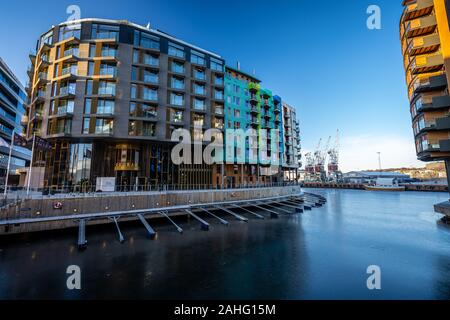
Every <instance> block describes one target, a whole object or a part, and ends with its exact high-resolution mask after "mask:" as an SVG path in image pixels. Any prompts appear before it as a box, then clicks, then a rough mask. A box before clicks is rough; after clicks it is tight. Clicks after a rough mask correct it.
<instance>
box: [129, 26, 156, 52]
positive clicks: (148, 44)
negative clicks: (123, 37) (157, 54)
mask: <svg viewBox="0 0 450 320" xmlns="http://www.w3.org/2000/svg"><path fill="white" fill-rule="evenodd" d="M134 46H135V47H142V48H146V49H155V50H159V48H160V44H159V38H158V37H155V36H152V35H150V34H147V33H144V32H140V31H137V30H136V31H134Z"/></svg>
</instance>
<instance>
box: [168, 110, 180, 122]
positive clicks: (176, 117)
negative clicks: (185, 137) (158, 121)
mask: <svg viewBox="0 0 450 320" xmlns="http://www.w3.org/2000/svg"><path fill="white" fill-rule="evenodd" d="M170 121H171V122H175V123H180V122H183V111H179V110H171V112H170Z"/></svg>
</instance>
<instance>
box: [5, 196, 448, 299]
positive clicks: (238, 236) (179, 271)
mask: <svg viewBox="0 0 450 320" xmlns="http://www.w3.org/2000/svg"><path fill="white" fill-rule="evenodd" d="M309 191H313V192H315V193H320V194H322V195H324V196H325V197H326V198H327V199H328V203H327V204H326V205H325V206H324V207H322V208H319V209H314V210H313V211H306V212H305V213H304V214H302V215H298V216H294V215H292V216H283V217H282V218H280V219H278V220H264V221H261V220H256V219H251V220H250V222H249V223H248V224H247V223H241V222H239V221H235V220H233V219H232V218H231V217H229V216H227V219H228V220H229V221H230V222H232V223H231V225H230V226H229V227H226V226H223V225H220V224H219V223H218V222H216V221H214V220H209V221H210V222H211V223H212V227H211V230H210V231H209V232H204V231H201V230H200V226H199V224H198V223H197V222H195V221H191V222H187V221H186V220H180V223H181V224H182V226H183V228H184V230H185V232H184V234H183V235H180V234H178V233H177V232H176V230H175V229H174V228H173V227H171V226H169V225H167V224H162V223H158V224H156V225H155V229H156V230H157V231H158V238H157V239H156V240H154V241H152V240H148V239H147V238H146V237H145V230H144V228H143V227H142V226H140V225H139V224H131V225H124V224H122V231H123V233H124V235H125V237H126V240H127V241H126V242H125V243H124V244H120V243H119V242H118V241H117V234H116V233H115V228H114V226H113V224H110V225H107V226H104V227H101V228H94V229H92V228H88V229H87V239H88V241H89V246H88V249H87V250H86V251H84V252H78V250H77V249H76V247H75V243H76V237H77V230H76V229H74V230H69V231H65V232H64V233H50V234H46V235H44V236H39V237H36V236H29V235H27V236H21V237H19V238H18V239H16V240H15V241H8V243H5V241H4V240H3V241H2V242H0V298H1V299H17V298H25V299H39V298H46V299H47V298H56V299H86V298H89V299H106V298H145V299H152V298H158V299H170V298H173V299H450V227H448V226H444V225H442V224H441V223H439V222H438V220H439V218H440V217H441V216H440V215H438V214H435V213H434V212H433V207H432V206H433V204H435V203H438V202H440V201H444V200H446V199H447V198H448V196H447V194H445V193H414V192H404V193H383V192H366V191H356V190H309ZM72 264H75V265H78V266H80V267H81V270H82V290H80V291H69V290H68V289H67V288H66V279H67V278H66V277H67V275H66V273H65V272H66V268H67V266H69V265H72ZM369 265H378V266H380V267H381V271H382V290H380V291H369V290H368V289H367V287H366V280H367V277H368V275H367V274H366V269H367V267H368V266H369Z"/></svg>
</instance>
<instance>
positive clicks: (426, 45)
mask: <svg viewBox="0 0 450 320" xmlns="http://www.w3.org/2000/svg"><path fill="white" fill-rule="evenodd" d="M440 45H441V41H440V39H439V35H438V34H437V33H434V34H431V35H427V36H424V37H416V38H413V39H411V40H409V41H408V47H407V50H408V53H409V55H410V56H415V55H418V54H426V53H430V52H434V51H436V50H438V49H439V47H440Z"/></svg>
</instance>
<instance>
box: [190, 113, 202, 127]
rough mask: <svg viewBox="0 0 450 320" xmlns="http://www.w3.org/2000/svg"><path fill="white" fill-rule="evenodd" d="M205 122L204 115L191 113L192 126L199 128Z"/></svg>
mask: <svg viewBox="0 0 450 320" xmlns="http://www.w3.org/2000/svg"><path fill="white" fill-rule="evenodd" d="M204 124H205V116H203V115H199V114H194V115H193V125H194V127H197V128H201V127H203V125H204Z"/></svg>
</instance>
